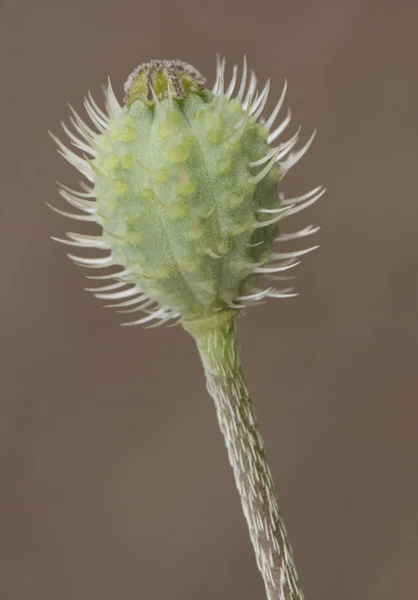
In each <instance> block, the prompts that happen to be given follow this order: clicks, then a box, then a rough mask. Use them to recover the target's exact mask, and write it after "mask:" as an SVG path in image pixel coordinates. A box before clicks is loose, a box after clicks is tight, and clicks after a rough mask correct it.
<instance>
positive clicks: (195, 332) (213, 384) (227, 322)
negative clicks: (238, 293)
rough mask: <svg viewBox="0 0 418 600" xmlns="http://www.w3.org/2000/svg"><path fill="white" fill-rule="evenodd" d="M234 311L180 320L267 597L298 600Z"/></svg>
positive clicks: (295, 582)
mask: <svg viewBox="0 0 418 600" xmlns="http://www.w3.org/2000/svg"><path fill="white" fill-rule="evenodd" d="M236 315H237V311H224V312H223V313H218V314H217V315H216V316H213V317H209V318H206V319H200V320H197V321H191V322H186V323H184V328H185V329H186V330H187V331H189V333H190V334H191V335H192V336H193V338H194V339H195V341H196V344H197V347H198V350H199V353H200V357H201V360H202V363H203V367H204V370H205V375H206V383H207V389H208V392H209V394H210V395H211V396H212V398H213V400H214V402H215V407H216V413H217V416H218V421H219V426H220V429H221V431H222V433H223V435H224V440H225V445H226V448H227V451H228V457H229V462H230V464H231V466H232V468H233V471H234V477H235V483H236V486H237V489H238V492H239V495H240V498H241V505H242V508H243V511H244V515H245V518H246V520H247V525H248V529H249V534H250V538H251V542H252V544H253V547H254V552H255V556H256V561H257V566H258V568H259V570H260V572H261V575H262V577H263V580H264V585H265V587H266V592H267V598H268V599H269V600H303V592H302V589H301V587H300V584H299V581H298V576H297V573H296V569H295V565H294V562H293V555H292V550H291V547H290V543H289V540H288V537H287V532H286V528H285V526H284V523H283V521H282V519H281V516H280V512H279V504H278V500H277V495H276V492H275V488H274V483H273V479H272V475H271V471H270V467H269V464H268V461H267V456H266V451H265V448H264V442H263V438H262V436H261V432H260V429H259V426H258V423H257V417H256V411H255V407H254V404H253V402H252V400H251V398H250V395H249V392H248V390H247V387H246V384H245V380H244V374H243V371H242V365H241V361H240V358H239V354H238V348H237V343H236V321H237V318H236Z"/></svg>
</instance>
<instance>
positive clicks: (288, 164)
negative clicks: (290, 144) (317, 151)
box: [280, 130, 316, 179]
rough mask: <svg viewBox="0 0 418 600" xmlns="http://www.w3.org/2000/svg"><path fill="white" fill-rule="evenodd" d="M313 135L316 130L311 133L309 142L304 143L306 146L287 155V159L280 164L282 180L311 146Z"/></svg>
mask: <svg viewBox="0 0 418 600" xmlns="http://www.w3.org/2000/svg"><path fill="white" fill-rule="evenodd" d="M315 135H316V130H315V131H314V132H313V134H312V135H311V137H310V138H309V140H308V141H307V142H306V144H305V145H304V146H303V147H302V148H300V150H298V151H297V152H292V153H291V154H289V156H288V158H286V160H284V161H283V162H281V163H280V168H281V172H282V179H283V177H284V176H285V174H286V173H287V172H288V171H289V169H291V168H292V167H294V166H295V164H296V163H297V162H299V160H300V159H301V158H302V156H303V155H304V154H305V153H306V152H307V151H308V149H309V147H310V146H311V144H312V142H313V140H314V138H315Z"/></svg>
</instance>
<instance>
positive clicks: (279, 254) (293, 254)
mask: <svg viewBox="0 0 418 600" xmlns="http://www.w3.org/2000/svg"><path fill="white" fill-rule="evenodd" d="M317 248H319V246H311V248H305V249H303V250H295V251H294V252H273V253H272V254H270V257H269V258H270V259H271V260H276V259H278V260H283V259H288V258H297V257H298V256H303V255H304V254H309V252H313V251H314V250H316V249H317Z"/></svg>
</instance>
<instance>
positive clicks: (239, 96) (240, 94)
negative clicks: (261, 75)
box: [236, 55, 247, 103]
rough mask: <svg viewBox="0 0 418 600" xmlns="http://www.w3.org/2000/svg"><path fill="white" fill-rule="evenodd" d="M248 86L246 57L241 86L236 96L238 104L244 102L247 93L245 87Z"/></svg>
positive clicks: (245, 58)
mask: <svg viewBox="0 0 418 600" xmlns="http://www.w3.org/2000/svg"><path fill="white" fill-rule="evenodd" d="M246 85H247V57H246V56H245V55H244V64H243V67H242V76H241V84H240V87H239V90H238V94H237V96H236V100H237V101H238V102H240V103H241V102H242V99H243V97H244V92H245V86H246Z"/></svg>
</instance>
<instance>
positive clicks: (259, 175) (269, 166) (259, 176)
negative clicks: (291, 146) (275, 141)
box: [248, 146, 280, 184]
mask: <svg viewBox="0 0 418 600" xmlns="http://www.w3.org/2000/svg"><path fill="white" fill-rule="evenodd" d="M279 153H280V146H279V147H278V148H277V150H276V152H275V153H274V154H273V156H272V157H271V159H270V161H269V162H268V163H267V165H266V166H265V167H264V169H262V170H261V171H260V172H259V173H257V175H254V176H253V177H249V178H248V181H249V183H255V184H257V183H259V182H260V181H261V180H262V179H264V177H265V176H266V175H267V173H268V172H269V171H270V170H271V169H272V168H273V165H274V164H275V162H276V161H277V157H278V155H279Z"/></svg>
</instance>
